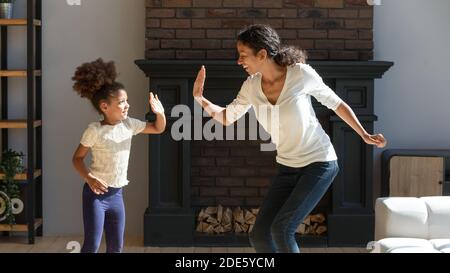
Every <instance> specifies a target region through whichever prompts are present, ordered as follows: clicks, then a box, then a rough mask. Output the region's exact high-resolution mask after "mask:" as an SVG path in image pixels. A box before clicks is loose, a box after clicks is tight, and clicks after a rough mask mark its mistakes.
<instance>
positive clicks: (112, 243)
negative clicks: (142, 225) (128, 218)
mask: <svg viewBox="0 0 450 273" xmlns="http://www.w3.org/2000/svg"><path fill="white" fill-rule="evenodd" d="M83 224H84V243H83V247H82V248H81V253H95V252H97V251H98V248H99V247H100V243H101V240H102V234H103V229H104V230H105V239H106V252H107V253H120V252H122V248H123V234H124V229H125V207H124V204H123V197H122V188H111V187H109V188H108V192H106V193H105V194H103V195H97V194H95V193H94V192H93V191H92V190H91V188H89V186H88V184H86V183H85V184H84V187H83Z"/></svg>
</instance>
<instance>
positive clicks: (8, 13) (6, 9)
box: [0, 3, 13, 19]
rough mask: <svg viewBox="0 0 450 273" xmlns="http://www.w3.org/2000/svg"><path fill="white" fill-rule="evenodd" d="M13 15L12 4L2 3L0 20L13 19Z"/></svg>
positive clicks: (0, 4) (0, 5)
mask: <svg viewBox="0 0 450 273" xmlns="http://www.w3.org/2000/svg"><path fill="white" fill-rule="evenodd" d="M12 13H13V4H12V3H0V18H1V19H11V18H12Z"/></svg>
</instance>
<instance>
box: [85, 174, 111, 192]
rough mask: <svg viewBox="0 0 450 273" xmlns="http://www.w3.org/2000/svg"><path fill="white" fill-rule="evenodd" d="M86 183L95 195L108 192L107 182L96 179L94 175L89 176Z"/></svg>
mask: <svg viewBox="0 0 450 273" xmlns="http://www.w3.org/2000/svg"><path fill="white" fill-rule="evenodd" d="M86 183H87V184H88V185H89V188H91V190H92V191H93V192H94V193H95V194H99V195H100V194H104V193H105V192H108V184H106V182H105V181H103V180H102V179H100V178H97V177H95V176H94V175H92V174H89V175H88V177H87V178H86Z"/></svg>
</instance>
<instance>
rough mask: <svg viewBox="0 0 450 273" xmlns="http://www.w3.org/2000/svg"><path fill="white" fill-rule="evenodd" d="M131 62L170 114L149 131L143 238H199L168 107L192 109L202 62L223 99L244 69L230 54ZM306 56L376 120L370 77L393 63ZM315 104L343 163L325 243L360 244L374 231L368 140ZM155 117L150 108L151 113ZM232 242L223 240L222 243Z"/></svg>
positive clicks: (154, 242) (183, 242)
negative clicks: (161, 127) (162, 127)
mask: <svg viewBox="0 0 450 273" xmlns="http://www.w3.org/2000/svg"><path fill="white" fill-rule="evenodd" d="M135 63H136V64H137V65H138V66H139V68H140V69H142V70H143V71H144V72H145V74H146V76H147V77H148V78H149V80H150V90H152V91H153V92H156V93H157V94H158V96H159V97H160V98H161V101H162V102H163V104H164V107H165V110H166V116H167V127H166V128H167V129H166V132H165V133H163V134H162V135H151V136H149V193H148V199H149V206H148V208H147V209H146V211H145V214H144V245H146V246H194V245H202V244H204V242H205V241H204V240H203V241H202V240H199V239H197V238H198V237H197V236H196V232H195V215H194V211H193V208H192V206H191V201H190V198H191V197H190V194H191V186H190V177H191V175H190V162H191V155H190V147H191V141H189V140H181V141H175V140H173V139H172V138H171V134H170V128H171V125H172V124H173V122H174V121H176V120H177V119H178V118H177V117H175V118H173V117H171V116H170V113H171V109H172V107H173V106H175V105H179V104H185V105H188V106H189V107H190V108H191V109H193V99H192V86H193V83H194V80H195V77H196V75H197V72H198V69H199V68H200V66H201V65H205V66H206V68H207V81H206V85H205V94H206V96H207V98H208V99H210V100H211V101H213V102H214V103H216V104H218V105H222V106H225V105H226V104H228V103H230V102H231V101H232V100H233V99H234V98H235V96H236V95H237V92H238V91H239V89H240V86H241V84H242V82H243V81H244V80H245V79H246V77H247V74H246V73H245V71H243V69H242V68H241V67H240V66H238V65H237V64H236V62H234V61H221V60H217V61H213V60H208V61H200V60H198V61H197V60H136V62H135ZM309 64H310V65H311V66H312V67H313V68H314V69H315V70H316V71H317V72H318V73H319V75H321V76H322V78H323V79H324V81H325V83H326V84H327V85H328V86H330V87H331V88H332V89H333V90H334V91H335V92H336V93H337V94H338V95H339V96H340V97H341V98H342V99H343V100H344V101H345V102H347V103H348V104H349V105H350V106H351V107H352V109H353V110H354V112H355V114H356V115H357V117H358V119H359V120H360V121H361V124H362V125H363V126H364V128H366V130H367V131H368V132H373V124H374V122H375V121H376V120H377V117H376V116H375V115H374V79H376V78H381V77H382V75H383V74H384V72H386V71H387V70H388V69H389V68H390V67H391V66H392V65H393V63H392V62H384V61H367V62H359V61H311V62H309ZM313 106H314V109H315V111H316V115H317V116H318V118H319V120H321V121H323V120H325V121H327V123H328V124H326V125H325V126H328V127H329V128H328V132H329V133H330V137H331V140H332V143H333V145H334V147H335V150H336V153H337V155H338V158H339V159H338V162H339V166H340V172H339V174H338V176H337V177H336V179H335V181H334V183H333V185H332V188H331V192H332V201H331V202H332V204H331V206H332V208H331V211H330V212H329V213H328V216H327V226H328V231H327V237H326V245H327V246H364V245H366V244H367V243H368V242H369V241H372V240H373V234H374V210H373V146H372V145H366V144H365V143H364V142H363V141H362V139H361V138H360V137H359V136H358V135H357V134H356V133H355V132H354V131H353V130H352V129H351V128H350V127H349V126H348V125H347V124H345V122H343V121H342V120H341V119H340V118H339V117H337V116H336V115H335V113H334V112H333V111H330V110H329V109H327V108H326V107H324V106H322V105H321V104H319V103H317V102H316V101H314V104H313ZM192 112H193V111H192ZM153 118H154V116H153V115H151V114H148V115H147V119H148V120H150V121H151V120H152V119H153ZM185 118H186V117H185ZM230 238H231V237H230ZM206 242H209V243H210V244H211V242H214V241H208V240H206ZM235 242H236V241H233V240H228V242H226V244H228V245H233V244H235ZM247 244H248V239H247Z"/></svg>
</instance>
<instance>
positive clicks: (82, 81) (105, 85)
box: [72, 58, 124, 114]
mask: <svg viewBox="0 0 450 273" xmlns="http://www.w3.org/2000/svg"><path fill="white" fill-rule="evenodd" d="M116 78H117V72H116V67H115V65H114V62H113V61H111V62H106V63H105V62H104V61H103V59H102V58H98V59H97V60H95V61H93V62H89V63H83V64H82V65H80V66H79V67H77V68H76V71H75V75H74V76H73V77H72V80H73V81H75V83H74V85H73V89H74V90H75V91H76V92H77V93H78V94H79V95H80V96H81V97H82V98H88V99H89V100H90V101H91V102H92V104H93V106H94V107H95V109H96V110H97V111H98V112H99V113H100V114H101V113H102V111H101V109H100V102H102V101H105V100H106V101H108V99H109V98H110V97H114V96H115V95H116V94H117V91H119V90H120V89H124V86H123V85H122V84H121V83H119V82H116V81H115V80H116Z"/></svg>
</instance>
